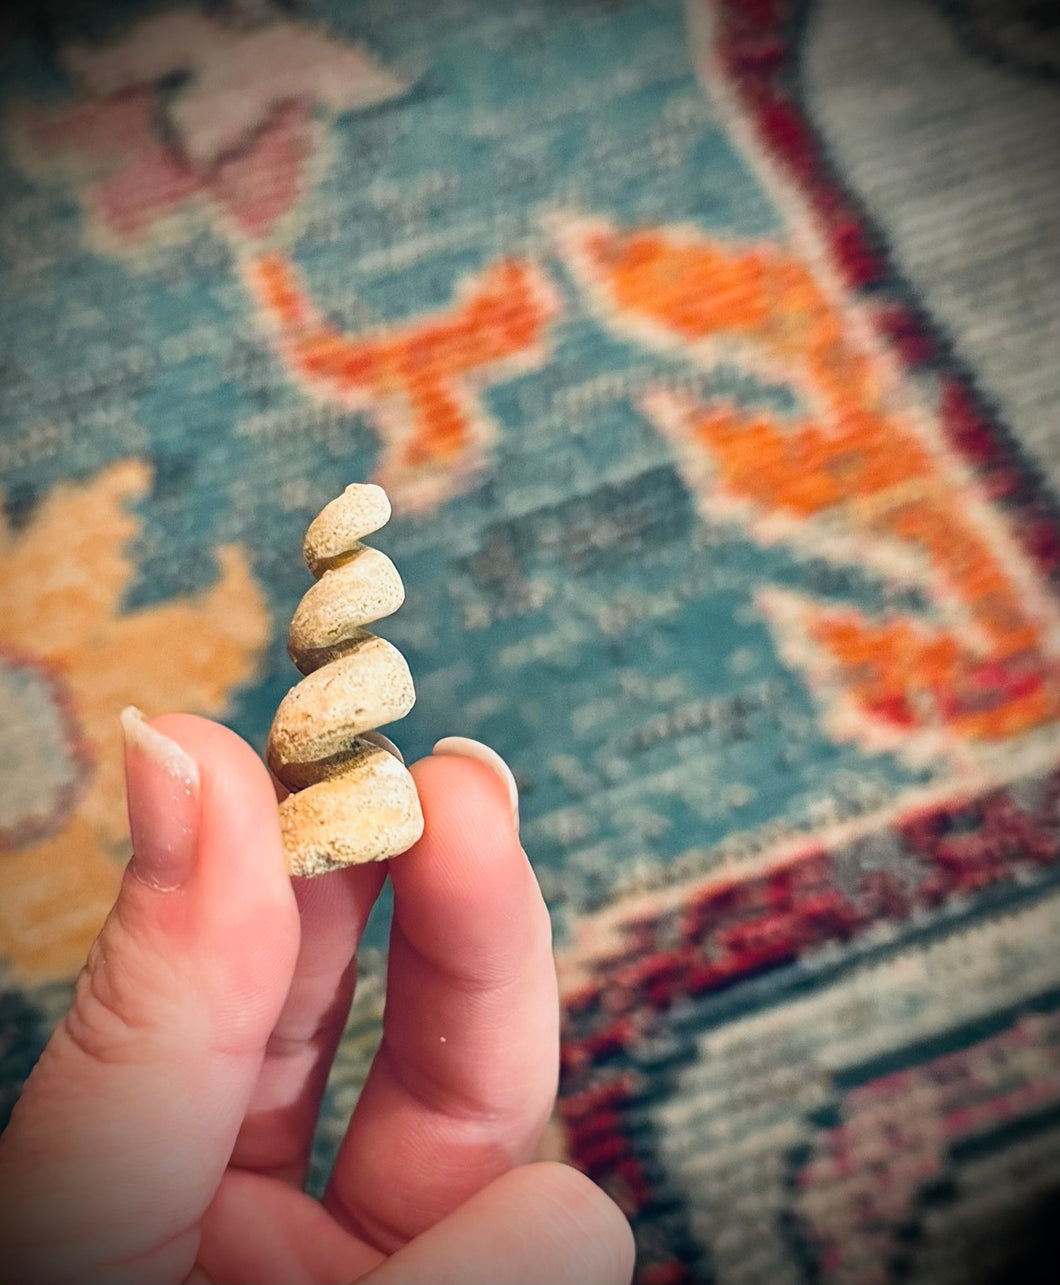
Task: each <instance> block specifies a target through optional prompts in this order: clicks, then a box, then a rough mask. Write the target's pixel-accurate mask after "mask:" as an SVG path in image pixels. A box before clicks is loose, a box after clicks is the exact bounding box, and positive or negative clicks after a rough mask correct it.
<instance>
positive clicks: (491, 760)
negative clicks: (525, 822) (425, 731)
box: [433, 736, 519, 833]
mask: <svg viewBox="0 0 1060 1285" xmlns="http://www.w3.org/2000/svg"><path fill="white" fill-rule="evenodd" d="M433 752H434V753H435V754H451V755H453V756H454V757H456V758H465V759H475V760H477V761H478V762H479V763H483V764H485V766H486V767H488V768H489V769H490V771H491V772H495V773H496V774H497V776H499V777H500V779H501V780H502V781H503V782H504V788H505V789H506V790H507V791H508V801H509V802H510V803H511V805H512V821H513V822H514V824H515V829H516V833H518V830H519V787H518V786H517V785H516V784H515V777H514V775H513V774H512V769H511V768H510V767H509V766H508V764H507V763H505V761H504V759H502V758H501V756H500V755H499V754H498V753H497V751H496V750H491V749H490V747H489V746H488V745H483V744H482V742H481V741H473V740H472V739H471V738H470V737H469V736H445V737H443V738H442V739H441V740H440V741H439V742H438V744H437V745H436V746H435V747H434V751H433Z"/></svg>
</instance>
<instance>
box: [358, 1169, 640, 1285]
mask: <svg viewBox="0 0 1060 1285" xmlns="http://www.w3.org/2000/svg"><path fill="white" fill-rule="evenodd" d="M633 1252H634V1251H633V1235H632V1233H631V1232H630V1229H629V1223H628V1222H626V1220H625V1218H624V1217H623V1216H622V1213H621V1211H620V1210H619V1208H618V1206H617V1205H616V1204H615V1203H614V1202H613V1201H612V1200H611V1199H610V1198H609V1197H608V1196H606V1195H605V1194H604V1193H603V1192H602V1191H601V1190H600V1188H599V1187H597V1186H595V1185H594V1184H593V1183H592V1182H590V1181H589V1179H588V1178H586V1177H584V1175H582V1174H580V1173H578V1171H577V1170H576V1169H570V1168H568V1167H567V1166H566V1165H558V1164H536V1165H525V1166H523V1167H522V1168H520V1169H515V1170H513V1171H512V1172H511V1173H508V1174H505V1175H504V1176H503V1177H501V1178H498V1179H497V1180H496V1181H494V1182H493V1183H491V1184H490V1185H489V1186H488V1187H486V1188H485V1190H483V1191H480V1192H479V1193H478V1194H477V1195H475V1196H472V1197H471V1199H470V1200H468V1201H467V1202H466V1204H463V1205H461V1206H460V1208H459V1209H457V1210H456V1211H455V1212H454V1213H451V1214H450V1215H449V1216H448V1217H447V1218H444V1219H443V1220H442V1221H441V1222H440V1223H438V1224H436V1225H435V1226H434V1227H431V1228H430V1229H429V1230H428V1231H425V1232H424V1233H423V1234H422V1235H421V1236H418V1237H417V1238H416V1239H415V1240H413V1241H411V1242H410V1243H409V1244H408V1245H406V1246H405V1247H404V1248H403V1249H399V1250H398V1251H397V1252H396V1253H395V1254H393V1255H391V1257H390V1258H389V1259H387V1261H386V1262H385V1263H383V1264H381V1265H380V1266H379V1267H377V1268H374V1269H373V1270H372V1271H370V1272H368V1274H367V1275H365V1276H362V1277H360V1280H359V1282H358V1285H541V1282H542V1281H548V1282H549V1285H629V1281H630V1278H631V1276H632V1274H633Z"/></svg>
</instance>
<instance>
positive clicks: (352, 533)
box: [268, 484, 423, 875]
mask: <svg viewBox="0 0 1060 1285" xmlns="http://www.w3.org/2000/svg"><path fill="white" fill-rule="evenodd" d="M389 519H390V501H389V500H388V499H387V497H386V493H385V492H384V491H383V490H382V488H381V487H378V486H371V485H367V484H365V485H353V486H348V487H347V488H346V490H345V491H344V492H343V494H342V495H340V496H339V497H338V499H335V500H332V501H331V503H330V504H328V505H326V506H325V508H324V509H323V510H321V512H320V513H319V514H318V515H317V517H316V518H314V519H313V521H312V523H311V524H310V526H309V530H308V531H307V532H306V537H305V543H304V545H303V548H302V552H303V555H304V557H305V561H306V565H307V566H308V567H309V570H310V571H311V572H312V573H313V575H314V576H315V577H316V578H317V583H316V584H315V585H313V586H312V587H311V588H310V589H309V591H308V592H307V593H306V594H305V596H304V597H303V598H302V601H301V602H300V603H299V605H298V607H297V609H296V611H295V613H294V618H293V619H292V621H291V628H290V633H289V634H288V640H287V650H288V653H289V655H290V657H291V659H292V660H293V661H294V663H295V665H296V666H297V667H298V668H299V669H300V670H301V671H302V673H303V674H305V675H306V677H305V678H303V679H302V681H301V682H300V683H298V685H297V686H295V687H293V688H292V689H291V690H290V691H289V692H288V693H287V695H286V696H285V697H284V698H283V700H282V701H281V702H280V706H279V708H278V709H277V711H276V717H275V719H274V720H273V724H272V729H271V731H270V732H269V741H268V762H269V767H270V768H271V769H272V771H273V772H274V774H275V775H276V776H277V777H278V778H279V780H280V781H282V782H283V784H284V785H285V786H286V787H287V789H288V790H290V791H291V794H290V795H289V796H288V797H287V798H286V799H285V800H284V801H283V802H282V803H281V804H280V826H281V830H282V832H283V841H284V846H285V848H286V850H287V857H288V864H289V867H290V870H291V873H292V874H297V875H317V874H324V873H326V872H327V871H328V870H333V869H335V868H337V867H339V866H347V865H355V864H360V863H361V862H365V861H381V860H383V859H384V858H386V857H392V856H396V855H397V854H398V853H399V852H404V851H405V850H406V849H407V848H409V847H411V846H412V844H413V843H415V842H416V840H417V839H418V838H419V837H420V834H421V832H422V830H423V816H422V813H421V812H420V804H419V799H418V797H417V795H416V786H415V783H414V782H413V780H412V777H411V776H410V775H409V773H408V771H407V769H406V768H405V766H404V764H402V763H401V762H400V760H399V759H397V758H395V757H394V755H393V754H391V753H389V752H388V751H387V750H385V749H383V748H381V746H380V745H378V744H377V743H376V742H375V741H373V740H372V739H371V737H370V733H371V732H372V730H373V729H375V728H377V727H380V726H382V725H384V724H386V723H391V722H393V721H394V720H395V719H398V718H404V716H405V715H406V714H407V713H408V712H409V710H410V709H411V708H412V706H413V703H414V701H415V699H416V695H415V691H414V689H413V685H412V675H411V674H410V673H409V668H408V665H407V664H406V662H405V658H404V657H403V656H402V655H401V653H400V652H399V651H398V650H397V648H396V647H394V646H392V645H391V644H390V643H388V642H386V641H385V639H382V638H377V637H376V636H375V635H374V634H371V633H369V632H368V631H367V630H366V629H365V628H364V626H365V625H368V624H371V623H372V622H373V621H375V620H381V619H382V618H383V617H384V616H389V615H390V614H391V613H392V612H394V611H396V610H397V609H398V607H400V606H401V604H402V602H403V601H404V598H405V590H404V586H403V585H402V583H401V577H400V576H399V575H398V573H397V568H396V567H395V566H394V564H393V563H392V562H391V561H390V559H389V558H388V557H387V556H386V555H385V554H383V553H380V552H379V550H378V549H373V548H369V547H368V546H366V545H363V544H361V543H360V541H361V539H362V537H363V536H366V535H370V534H371V533H372V532H373V531H378V530H379V528H380V527H382V526H385V525H386V523H387V522H388V521H389ZM366 733H368V734H369V735H366Z"/></svg>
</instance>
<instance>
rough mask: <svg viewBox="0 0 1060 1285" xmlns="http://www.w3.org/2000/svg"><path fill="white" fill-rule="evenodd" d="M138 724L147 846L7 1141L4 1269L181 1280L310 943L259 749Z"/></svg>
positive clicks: (140, 848)
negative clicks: (304, 944) (303, 943)
mask: <svg viewBox="0 0 1060 1285" xmlns="http://www.w3.org/2000/svg"><path fill="white" fill-rule="evenodd" d="M122 721H123V725H124V727H125V733H126V758H125V763H126V780H127V786H128V796H129V820H130V828H131V831H132V838H133V852H134V855H133V859H132V861H131V862H130V864H129V867H128V869H127V870H126V873H125V878H124V880H123V882H122V887H121V892H120V894H119V897H118V901H117V904H116V905H115V907H114V909H113V910H112V911H111V913H110V916H109V917H108V919H107V922H106V923H105V925H104V926H103V929H102V931H101V933H100V935H99V938H98V939H97V941H96V942H95V944H94V945H93V947H92V950H91V952H90V954H89V959H88V963H87V965H86V966H85V968H84V969H83V970H82V973H81V976H80V977H79V978H78V983H77V991H76V997H75V1000H74V1004H73V1007H72V1009H71V1010H70V1012H69V1013H68V1014H67V1016H66V1018H65V1019H64V1020H63V1022H62V1023H61V1024H60V1026H59V1027H58V1029H57V1030H56V1032H55V1034H54V1035H53V1037H52V1039H51V1042H50V1043H49V1045H48V1047H47V1048H46V1049H45V1051H44V1053H43V1054H42V1056H41V1059H40V1062H39V1063H38V1064H37V1067H36V1069H35V1070H34V1072H33V1074H32V1075H31V1076H30V1078H29V1080H28V1082H27V1084H26V1088H25V1091H24V1093H23V1096H22V1099H21V1100H20V1102H19V1103H18V1105H17V1107H16V1109H15V1112H14V1114H13V1116H12V1119H11V1123H10V1125H9V1127H8V1129H7V1131H6V1132H5V1134H4V1136H3V1138H2V1139H0V1243H3V1244H4V1246H5V1249H6V1252H5V1254H4V1255H3V1258H2V1261H0V1278H3V1279H5V1280H7V1279H11V1280H18V1281H22V1282H27V1283H28V1282H31V1281H38V1280H40V1281H44V1280H49V1281H60V1280H61V1281H63V1282H67V1281H69V1282H78V1281H83V1280H97V1279H100V1278H103V1279H106V1280H107V1281H113V1282H120V1281H126V1280H128V1281H142V1280H145V1279H150V1280H158V1281H168V1280H173V1281H179V1280H183V1279H184V1278H185V1276H186V1275H187V1274H188V1272H189V1271H190V1270H191V1268H192V1265H193V1263H194V1261H195V1255H196V1253H197V1250H198V1221H199V1219H200V1218H201V1216H202V1214H203V1212H204V1210H205V1209H206V1207H207V1206H208V1204H209V1202H210V1200H211V1199H212V1197H213V1195H214V1192H215V1190H216V1188H217V1185H218V1183H219V1181H220V1179H221V1175H222V1174H223V1172H224V1169H225V1166H226V1165H227V1163H228V1159H229V1156H230V1154H231V1151H232V1146H233V1143H234V1141H235V1138H236V1135H237V1133H238V1130H239V1126H240V1124H241V1122H242V1119H243V1114H244V1112H245V1110H246V1105H247V1102H248V1101H249V1099H250V1096H251V1093H252V1091H253V1088H254V1083H255V1080H256V1079H257V1076H258V1072H259V1069H260V1066H261V1061H262V1057H263V1054H264V1050H265V1045H266V1042H267V1040H268V1037H269V1034H270V1032H271V1030H272V1027H273V1025H274V1023H275V1021H276V1018H277V1015H278V1014H279V1011H280V1008H281V1006H282V1004H283V1001H284V998H285V996H286V993H287V989H288V986H289V984H290V980H291V975H292V972H293V968H294V961H295V957H296V954H297V949H298V914H297V909H296V906H295V902H294V896H293V893H292V890H291V885H290V882H289V880H288V879H287V876H286V873H285V869H284V860H283V851H282V845H281V841H280V835H279V826H278V823H277V819H276V800H275V794H274V792H273V788H272V784H271V781H270V778H269V776H268V773H267V772H266V771H265V768H264V767H263V766H262V764H261V762H260V760H259V759H258V758H257V756H256V755H255V754H254V752H253V751H252V750H251V749H250V747H249V746H248V745H246V744H245V743H244V742H243V741H241V740H240V739H239V737H237V736H236V735H234V733H232V732H229V731H227V730H226V729H225V728H223V727H220V726H218V725H217V724H214V723H209V722H207V721H206V720H204V719H198V718H192V717H190V716H187V715H170V716H167V717H165V718H162V719H159V720H157V721H156V722H155V723H154V724H148V723H146V722H145V721H144V720H143V718H142V717H141V716H140V715H139V714H138V713H137V712H136V711H135V710H127V711H126V712H125V714H124V715H123V716H122ZM8 1273H10V1276H9V1275H8Z"/></svg>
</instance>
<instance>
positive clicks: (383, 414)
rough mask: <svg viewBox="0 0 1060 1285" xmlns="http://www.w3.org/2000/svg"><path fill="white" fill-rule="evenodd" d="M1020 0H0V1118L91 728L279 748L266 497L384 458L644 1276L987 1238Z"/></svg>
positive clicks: (403, 534)
mask: <svg viewBox="0 0 1060 1285" xmlns="http://www.w3.org/2000/svg"><path fill="white" fill-rule="evenodd" d="M30 9H33V16H30ZM4 24H6V26H5V25H4ZM1057 36H1058V32H1057V26H1056V19H1055V17H1054V16H1052V9H1051V6H1048V5H1041V4H1034V3H1030V2H1029V0H1028V2H1027V3H1022V4H1021V3H1014V4H1011V5H1010V4H1002V3H993V2H991V0H953V2H949V0H947V2H946V3H942V0H939V2H938V3H935V2H934V0H893V3H892V2H890V0H889V2H888V3H886V4H880V3H873V0H813V2H804V0H754V2H753V3H752V2H751V0H689V3H688V4H687V5H684V6H682V4H680V3H678V2H677V0H624V2H618V3H604V2H603V0H569V2H568V3H558V2H557V0H439V2H438V3H434V4H429V5H426V4H421V3H417V2H416V0H358V2H357V3H349V4H344V3H340V2H339V0H304V2H303V0H297V2H295V3H291V4H283V5H279V4H277V5H276V6H272V5H270V4H269V3H267V2H266V3H257V4H237V3H234V2H233V3H230V4H226V5H212V6H209V7H208V8H198V7H195V6H193V5H190V4H189V5H176V6H173V5H170V6H167V7H165V8H151V7H144V6H138V5H130V4H124V3H123V4H113V5H110V6H106V5H98V6H76V5H65V4H58V3H56V4H51V5H42V6H36V7H35V6H26V7H25V12H22V13H20V12H14V13H13V14H5V15H4V16H0V77H2V84H0V473H2V476H3V488H4V489H3V495H4V513H3V519H2V521H3V525H2V529H0V539H2V541H3V556H2V558H0V605H2V610H0V723H2V728H3V741H2V745H3V749H2V750H0V1122H2V1119H3V1118H6V1114H7V1111H8V1109H9V1108H10V1106H11V1104H12V1103H13V1102H14V1100H15V1099H16V1098H17V1095H18V1092H19V1088H20V1085H21V1083H22V1081H23V1080H24V1078H25V1076H26V1074H27V1073H28V1070H29V1068H30V1066H31V1065H32V1062H33V1060H34V1058H35V1056H36V1055H37V1053H38V1052H39V1050H40V1047H41V1045H42V1043H43V1041H44V1039H45V1038H46V1036H47V1032H48V1030H49V1028H50V1026H51V1024H52V1023H53V1022H54V1021H55V1020H56V1016H57V1014H58V1013H59V1012H61V1010H62V1007H63V1005H64V1004H65V1003H66V1001H67V999H68V997H69V994H70V987H71V984H72V980H73V977H74V976H75V974H76V972H77V969H78V967H79V966H80V963H81V961H82V960H83V958H84V955H85V951H86V949H87V947H88V944H89V942H90V941H91V939H92V936H93V934H94V932H95V930H96V929H97V927H98V925H99V923H100V921H101V918H102V916H103V915H104V913H105V911H106V909H107V907H108V906H109V904H110V902H111V900H112V899H113V896H114V894H115V890H116V887H117V882H118V879H119V875H120V870H121V868H122V863H123V861H124V860H125V859H126V857H127V843H128V840H127V831H126V824H125V815H124V801H123V793H122V778H121V768H120V761H121V754H120V733H119V726H118V719H117V715H118V711H119V710H120V709H121V707H122V706H123V705H125V704H126V703H135V704H137V705H139V706H140V707H142V708H143V709H144V710H145V711H146V712H147V713H148V714H156V713H160V712H163V711H165V710H172V709H182V710H191V711H196V712H200V713H203V714H207V715H210V716H212V717H215V718H219V719H221V720H223V721H225V722H227V723H228V724H229V725H230V726H232V727H234V728H235V729H236V730H237V731H239V732H240V733H242V734H243V735H244V736H246V737H247V738H248V739H249V740H251V742H252V743H254V744H255V745H257V746H258V747H259V748H261V747H262V746H263V743H264V738H265V733H266V731H267V728H268V725H269V721H270V718H271V716H272V713H273V711H274V710H275V708H276V705H277V703H278V701H279V699H280V697H281V696H282V695H283V693H284V692H285V691H286V690H287V689H288V688H289V687H290V686H291V685H292V684H293V682H294V681H295V678H296V677H297V675H296V674H295V672H294V671H293V669H292V668H291V666H290V664H289V662H288V661H287V658H286V656H285V654H284V635H285V630H286V623H287V621H288V620H289V618H290V614H291V612H292V610H293V608H294V605H295V603H296V602H297V600H298V598H299V596H300V595H301V593H302V592H304V590H305V589H306V587H307V586H308V584H309V578H308V576H307V574H306V573H305V570H304V568H303V567H302V566H301V564H300V561H299V557H298V550H299V546H300V541H301V536H302V533H303V531H304V529H305V527H306V525H307V523H308V521H309V520H310V518H311V517H312V516H313V515H314V514H315V513H316V512H317V510H318V509H319V508H320V507H321V506H322V505H323V504H324V503H325V502H326V501H327V500H329V499H330V498H331V497H333V496H334V495H337V494H338V493H339V492H340V491H341V490H342V488H343V487H344V486H345V485H346V483H348V482H350V481H356V480H372V481H377V482H380V483H381V484H382V485H384V486H385V487H387V489H388V491H389V493H390V494H391V497H392V499H393V502H394V510H395V516H394V519H393V521H392V522H391V524H390V525H389V526H388V527H387V528H386V529H385V531H384V532H382V533H380V536H379V537H377V539H376V541H375V542H376V543H377V544H378V545H379V547H380V548H383V549H384V550H385V551H386V553H387V554H388V555H389V556H390V557H391V558H392V559H393V560H394V562H395V563H396V564H397V566H398V568H399V569H400V572H401V575H402V577H403V579H404V581H405V583H406V586H407V590H408V599H407V603H406V605H405V606H404V607H403V609H402V610H401V612H400V613H399V614H398V615H397V616H395V617H394V618H393V619H392V620H389V621H387V622H385V625H384V626H383V628H382V630H381V632H383V633H384V634H385V635H386V636H387V637H389V638H390V639H392V640H393V642H394V643H395V644H396V645H397V646H398V647H399V648H400V649H401V651H402V652H403V653H404V655H405V656H406V657H407V659H408V661H409V663H410V666H411V669H412V672H413V674H414V675H415V678H416V684H417V689H418V695H419V700H418V704H417V706H416V708H415V710H414V711H413V713H412V714H411V715H410V716H409V717H408V719H407V720H405V722H404V723H401V724H398V725H397V726H396V727H394V728H388V732H389V733H391V734H393V735H394V736H395V738H396V739H397V740H398V741H399V742H400V744H401V745H402V748H403V749H404V751H405V753H406V757H408V758H410V759H411V758H413V757H417V756H419V755H420V754H422V753H425V752H427V751H428V750H429V748H430V746H431V744H432V743H433V741H434V740H435V739H437V738H438V737H440V736H442V735H446V734H456V733H459V734H466V735H470V736H474V737H477V738H479V739H481V740H484V741H486V742H488V743H489V744H491V745H494V746H496V748H497V749H498V750H499V751H500V752H501V753H502V754H503V755H504V756H505V757H506V758H507V760H508V761H509V762H510V763H511V764H512V765H513V768H514V770H515V772H516V774H517V777H518V780H519V784H520V787H521V795H522V815H523V830H522V833H523V838H524V842H525V845H526V848H527V850H528V852H529V854H530V856H531V858H532V860H533V862H534V864H535V867H536V869H537V871H538V874H539V877H540V879H541V883H542V886H543V888H544V890H545V893H546V896H547V898H548V901H549V904H550V906H551V909H552V912H553V916H554V922H555V930H556V942H557V955H558V962H559V971H560V979H561V987H562V994H563V1003H564V1043H563V1069H562V1083H561V1091H560V1099H559V1106H558V1110H557V1116H556V1120H555V1121H554V1125H553V1128H552V1130H551V1131H550V1135H549V1139H548V1146H549V1148H550V1151H551V1152H552V1153H554V1154H560V1155H564V1156H566V1157H567V1158H568V1159H569V1160H570V1161H571V1162H572V1163H574V1164H577V1165H579V1166H581V1167H582V1168H584V1169H585V1170H586V1171H587V1172H588V1173H589V1174H591V1175H592V1176H593V1178H595V1179H596V1180H597V1181H599V1182H600V1183H601V1184H603V1185H604V1186H605V1187H606V1189H607V1190H608V1191H609V1192H611V1194H612V1195H613V1196H614V1197H615V1199H616V1200H618V1201H619V1202H620V1204H621V1205H622V1206H623V1208H624V1209H625V1210H626V1212H627V1213H628V1214H629V1216H630V1218H631V1221H632V1223H633V1226H634V1229H635V1232H636V1235H637V1240H638V1246H639V1265H638V1273H639V1279H640V1280H641V1281H642V1282H644V1285H649V1283H650V1285H678V1283H679V1282H684V1281H716V1282H718V1283H719V1285H788V1283H789V1282H790V1283H791V1285H796V1283H798V1282H818V1281H819V1282H825V1283H828V1285H832V1283H834V1285H847V1283H850V1285H855V1283H857V1285H862V1283H863V1285H879V1283H881V1282H890V1281H898V1280H901V1281H908V1282H915V1283H918V1285H919V1283H923V1285H927V1283H930V1285H948V1283H950V1282H952V1283H953V1285H957V1283H958V1282H966V1281H970V1282H985V1281H989V1280H994V1279H997V1278H998V1277H999V1276H1000V1275H1003V1274H1004V1273H1005V1272H1006V1271H1008V1270H1015V1269H1014V1268H1013V1266H1012V1258H1013V1255H1017V1254H1019V1255H1024V1256H1026V1255H1027V1254H1029V1253H1031V1252H1032V1251H1033V1246H1034V1237H1035V1235H1036V1230H1035V1228H1036V1223H1037V1222H1038V1221H1040V1210H1041V1209H1042V1208H1043V1207H1044V1206H1046V1205H1047V1202H1048V1201H1049V1200H1050V1198H1051V1197H1052V1195H1053V1194H1054V1193H1055V1191H1056V1189H1057V1188H1058V1187H1060V518H1058V509H1057V502H1056V496H1057V493H1058V490H1060V443H1058V433H1057V423H1058V413H1060V295H1058V293H1057V291H1056V282H1057V280H1060V167H1058V166H1057V164H1056V158H1057V156H1060V79H1058V67H1060V58H1058V39H1057ZM385 933H386V924H385V916H383V915H380V916H377V918H376V919H375V920H374V921H373V924H372V925H371V927H370V932H369V940H368V943H367V948H366V951H365V967H364V980H363V983H362V985H361V987H360V990H359V993H358V997H357V1000H356V1001H355V1004H354V1010H353V1013H352V1016H351V1020H350V1025H349V1028H348V1031H347V1034H346V1037H345V1039H344V1041H343V1044H342V1048H341V1050H340V1053H339V1057H338V1061H337V1064H336V1067H335V1071H334V1074H333V1077H332V1082H331V1086H330V1089H329V1093H328V1099H327V1109H326V1114H325V1119H324V1120H323V1122H322V1126H321V1130H320V1136H319V1139H318V1146H317V1150H316V1155H315V1165H314V1180H315V1181H316V1183H317V1184H318V1186H319V1184H320V1182H321V1181H322V1178H323V1176H324V1175H325V1174H326V1172H327V1166H328V1163H329V1159H330V1156H331V1155H332V1154H333V1152H334V1148H335V1146H336V1145H337V1141H338V1138H339V1137H340V1136H341V1131H342V1128H343V1126H344V1121H345V1119H346V1117H347V1115H348V1112H349V1109H350V1106H351V1103H352V1101H353V1100H354V1098H355V1095H356V1093H357V1089H358V1085H359V1084H360V1083H361V1081H362V1078H363V1075H364V1073H365V1069H366V1066H367V1062H368V1059H369V1058H370V1055H371V1050H372V1047H373V1043H374V1041H375V1039H376V1038H377V1034H378V1022H379V1014H380V1011H381V1007H382V998H383V996H382V986H383V982H382V966H381V964H382V957H383V952H384V949H385V940H386V938H385ZM1021 1270H1026V1264H1025V1263H1024V1265H1023V1267H1022V1268H1021Z"/></svg>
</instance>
